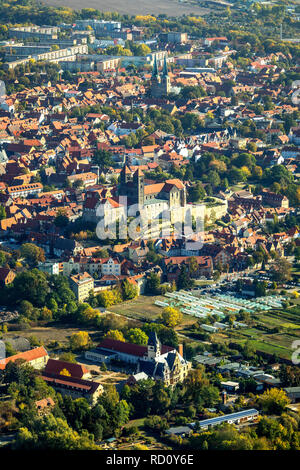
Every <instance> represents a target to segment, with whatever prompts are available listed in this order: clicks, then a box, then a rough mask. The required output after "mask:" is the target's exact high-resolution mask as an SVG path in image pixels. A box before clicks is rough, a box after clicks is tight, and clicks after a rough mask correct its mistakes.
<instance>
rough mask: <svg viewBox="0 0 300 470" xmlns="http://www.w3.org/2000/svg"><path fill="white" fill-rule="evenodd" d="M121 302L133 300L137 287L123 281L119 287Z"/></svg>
mask: <svg viewBox="0 0 300 470" xmlns="http://www.w3.org/2000/svg"><path fill="white" fill-rule="evenodd" d="M121 290H122V296H123V300H130V299H134V298H135V297H137V295H138V287H137V285H136V284H132V283H131V282H129V280H128V279H125V280H124V281H123V282H122V285H121Z"/></svg>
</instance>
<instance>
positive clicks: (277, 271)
mask: <svg viewBox="0 0 300 470" xmlns="http://www.w3.org/2000/svg"><path fill="white" fill-rule="evenodd" d="M291 269H292V265H291V263H289V262H288V260H287V259H286V258H279V259H278V260H276V261H274V262H273V264H272V266H271V270H270V272H271V276H272V279H273V281H276V282H285V281H289V280H290V279H291V277H292V274H291Z"/></svg>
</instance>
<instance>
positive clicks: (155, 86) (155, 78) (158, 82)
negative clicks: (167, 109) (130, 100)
mask: <svg viewBox="0 0 300 470" xmlns="http://www.w3.org/2000/svg"><path fill="white" fill-rule="evenodd" d="M150 91H151V96H152V97H153V98H163V97H166V96H167V95H168V94H169V93H170V91H171V82H170V77H169V72H168V66H167V61H166V58H164V66H163V70H162V74H161V75H160V74H159V71H158V65H157V60H156V57H155V59H154V65H153V70H152V77H151V88H150Z"/></svg>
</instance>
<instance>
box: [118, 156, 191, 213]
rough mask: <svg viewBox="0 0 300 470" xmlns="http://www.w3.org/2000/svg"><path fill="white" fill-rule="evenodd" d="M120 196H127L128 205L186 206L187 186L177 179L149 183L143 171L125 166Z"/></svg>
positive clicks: (122, 173)
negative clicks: (160, 204)
mask: <svg viewBox="0 0 300 470" xmlns="http://www.w3.org/2000/svg"><path fill="white" fill-rule="evenodd" d="M119 195H120V196H127V201H128V204H140V205H141V206H146V205H149V204H152V205H153V204H155V203H161V202H164V203H167V204H168V208H169V209H172V208H173V207H177V206H181V207H184V206H185V205H186V188H185V185H184V184H183V183H182V182H181V181H180V180H179V179H177V178H174V179H170V180H165V181H162V182H160V183H147V181H145V176H144V173H143V171H142V170H141V169H140V168H138V169H137V170H136V171H135V172H132V171H131V169H130V168H129V167H128V166H127V165H124V167H123V168H122V171H121V175H120V185H119Z"/></svg>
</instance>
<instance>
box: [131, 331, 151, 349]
mask: <svg viewBox="0 0 300 470" xmlns="http://www.w3.org/2000/svg"><path fill="white" fill-rule="evenodd" d="M128 340H129V342H130V343H135V344H140V345H146V344H147V343H148V336H147V335H146V333H145V332H144V331H143V330H141V329H140V328H130V330H129V331H128Z"/></svg>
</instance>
